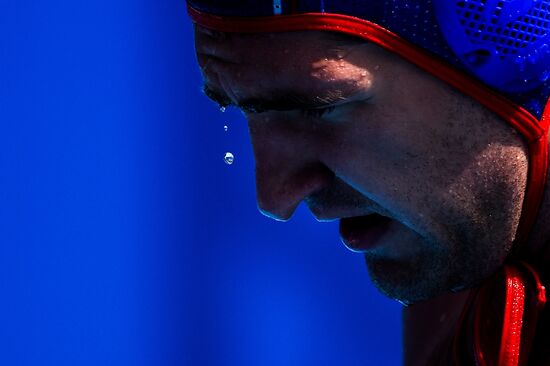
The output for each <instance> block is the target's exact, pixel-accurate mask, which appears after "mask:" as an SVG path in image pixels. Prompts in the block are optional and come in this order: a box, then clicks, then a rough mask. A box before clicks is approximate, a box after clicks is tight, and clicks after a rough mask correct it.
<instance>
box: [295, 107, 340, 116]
mask: <svg viewBox="0 0 550 366" xmlns="http://www.w3.org/2000/svg"><path fill="white" fill-rule="evenodd" d="M335 108H336V107H334V106H332V107H326V108H314V109H302V110H300V112H301V113H302V114H303V115H304V116H305V117H317V118H321V117H323V116H324V115H325V114H327V113H330V112H332V111H333V110H334V109H335Z"/></svg>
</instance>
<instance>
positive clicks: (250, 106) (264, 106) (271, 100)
mask: <svg viewBox="0 0 550 366" xmlns="http://www.w3.org/2000/svg"><path fill="white" fill-rule="evenodd" d="M202 91H203V93H204V94H205V95H206V96H207V97H208V98H210V99H211V100H213V101H214V102H215V103H217V104H219V105H220V106H223V107H227V106H231V105H233V106H236V107H237V108H239V109H241V110H243V111H245V112H250V113H261V112H267V111H291V110H297V109H316V108H323V107H328V106H332V105H335V104H340V103H342V102H344V101H346V100H348V99H350V98H351V97H352V96H353V95H355V94H357V93H358V90H355V91H353V90H352V91H348V92H347V93H345V92H344V91H342V90H327V91H324V92H323V93H322V94H320V93H319V94H299V93H296V92H295V91H293V90H274V91H271V92H270V93H269V95H266V96H265V97H253V98H246V99H243V100H239V101H236V102H233V101H232V100H231V99H230V98H229V97H227V96H225V95H224V94H221V93H219V92H217V91H215V90H214V89H212V88H211V87H210V86H209V85H208V84H204V85H203V87H202Z"/></svg>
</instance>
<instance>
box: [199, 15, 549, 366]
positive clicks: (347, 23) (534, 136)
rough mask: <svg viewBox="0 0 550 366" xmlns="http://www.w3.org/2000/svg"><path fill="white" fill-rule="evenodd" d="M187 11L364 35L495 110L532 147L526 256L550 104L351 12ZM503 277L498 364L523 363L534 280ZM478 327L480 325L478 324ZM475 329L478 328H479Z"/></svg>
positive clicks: (260, 28) (524, 221)
mask: <svg viewBox="0 0 550 366" xmlns="http://www.w3.org/2000/svg"><path fill="white" fill-rule="evenodd" d="M188 11H189V15H190V16H191V18H192V19H193V21H194V22H195V23H197V24H200V25H201V26H203V27H205V28H210V29H214V30H218V31H222V32H239V33H261V32H287V31H300V30H318V31H331V32H339V33H344V34H348V35H350V36H353V37H359V38H362V39H365V40H367V41H369V42H373V43H375V44H377V45H379V46H381V47H383V48H385V49H386V50H389V51H391V52H393V53H396V54H398V55H399V56H401V57H402V58H404V59H406V60H408V61H409V62H411V63H412V64H414V65H416V66H418V67H420V68H421V69H423V70H425V71H427V72H428V73H430V74H432V75H434V76H435V77H437V78H439V79H441V80H443V81H445V82H446V83H448V84H450V85H451V86H453V87H454V88H456V89H457V90H459V91H461V92H462V93H464V94H466V95H468V96H470V97H472V98H473V99H475V100H477V101H478V102H479V103H480V104H482V105H484V106H485V107H486V108H488V109H489V110H491V111H493V112H494V113H496V114H497V115H498V116H499V117H501V118H502V119H503V120H504V121H506V122H507V123H509V124H510V125H511V126H512V127H514V128H515V129H516V130H517V131H518V132H519V133H520V134H521V135H522V136H523V137H524V138H525V141H526V143H527V146H528V154H529V169H528V176H527V187H526V191H525V197H524V201H523V207H522V212H521V217H520V221H519V224H518V229H517V232H516V237H515V240H514V246H513V253H512V258H514V259H517V258H518V257H519V258H521V255H522V254H524V253H522V251H523V250H524V249H525V248H524V247H525V245H526V243H527V240H528V237H529V234H530V232H531V230H532V228H533V225H534V223H535V220H536V217H537V214H538V212H539V208H540V205H541V203H542V199H543V193H544V188H545V183H546V174H547V169H548V128H549V126H550V103H548V102H547V103H546V107H545V110H544V113H543V115H542V117H541V119H540V121H539V120H537V118H535V117H534V116H533V115H532V114H530V113H529V112H528V111H527V110H525V109H524V108H522V107H520V106H518V105H517V104H515V103H513V102H511V101H510V100H508V99H507V98H505V97H503V96H502V95H500V94H498V93H497V92H495V91H494V90H492V89H490V88H488V87H487V86H485V85H484V84H482V83H481V82H479V81H478V80H476V79H474V78H473V77H471V76H469V75H467V74H465V73H463V72H461V71H459V70H457V69H455V68H454V67H452V66H450V65H447V64H446V63H444V62H443V61H441V60H439V59H437V58H436V57H434V56H433V55H431V54H429V53H428V52H426V51H424V50H423V49H421V48H419V47H417V46H415V45H414V44H412V43H410V42H408V41H406V40H404V39H403V38H401V37H399V36H398V35H396V34H394V33H392V32H390V31H388V30H387V29H385V28H382V27H380V26H379V25H377V24H374V23H371V22H369V21H367V20H363V19H359V18H355V17H352V16H347V15H341V14H331V13H305V14H293V15H278V16H271V17H256V18H254V17H219V16H215V15H210V14H205V13H202V12H199V11H197V10H196V9H193V8H192V7H188ZM522 259H525V258H522ZM512 267H513V266H512ZM528 272H530V273H534V275H532V276H530V277H534V278H535V282H536V283H535V287H536V288H537V289H538V291H539V294H538V295H537V296H538V297H539V298H540V299H541V301H539V304H541V307H542V305H544V302H545V301H542V300H543V298H544V287H543V286H542V284H541V283H540V280H539V278H538V275H537V274H536V272H534V270H532V268H531V267H529V269H528ZM504 278H505V282H506V284H505V285H506V289H507V290H506V300H505V305H504V309H503V316H504V317H503V329H502V337H501V349H500V354H499V355H498V357H497V359H498V361H497V362H498V363H495V365H499V366H517V365H521V364H523V362H522V360H525V359H526V356H522V357H520V356H519V354H520V346H521V345H522V342H521V340H522V334H525V333H533V334H534V330H533V327H534V326H536V324H534V325H533V324H527V329H526V330H525V331H524V332H522V330H523V328H524V323H523V320H522V319H523V313H524V309H525V286H526V283H527V282H529V279H528V278H526V277H525V276H522V275H520V274H519V272H518V270H517V269H513V268H511V267H510V266H506V267H505V268H504ZM531 282H532V278H531ZM475 302H476V306H478V307H479V306H482V305H483V303H485V301H484V300H483V296H481V297H479V296H478V297H477V299H476V300H475ZM476 323H477V322H476ZM475 328H476V329H478V328H479V323H478V324H477V325H476V326H475ZM476 331H477V330H474V332H476ZM475 346H476V355H475V357H476V361H477V363H478V365H486V364H487V363H486V360H484V358H483V350H482V349H481V346H480V345H479V344H476V345H475ZM527 348H529V347H527Z"/></svg>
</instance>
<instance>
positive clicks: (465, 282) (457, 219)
mask: <svg viewBox="0 0 550 366" xmlns="http://www.w3.org/2000/svg"><path fill="white" fill-rule="evenodd" d="M196 47H197V54H198V60H199V64H200V66H201V68H202V72H203V75H204V79H205V83H206V84H205V91H206V94H207V95H209V96H210V97H211V98H213V99H214V100H216V101H218V102H219V103H221V104H234V105H237V106H238V107H240V108H241V109H242V110H243V112H244V114H245V116H246V119H247V121H248V125H249V131H250V136H251V139H252V144H253V148H254V154H255V159H256V187H257V200H258V205H259V208H260V210H261V211H262V212H263V213H265V214H266V215H268V216H270V217H273V218H275V219H279V220H287V219H288V218H290V216H291V215H292V213H293V211H294V210H295V208H296V207H297V205H298V204H299V203H300V202H301V201H304V202H305V203H306V204H307V205H308V207H309V208H310V210H311V212H312V213H313V215H314V216H315V217H316V218H317V219H318V220H320V221H326V220H335V219H340V232H341V236H342V239H343V241H344V242H345V244H346V245H347V246H348V247H350V248H352V249H355V250H357V251H361V252H363V253H364V256H365V259H366V262H367V266H368V269H369V272H370V275H371V278H372V280H373V281H374V283H375V284H376V286H377V287H378V288H379V289H380V290H381V291H382V292H384V293H385V294H387V295H388V296H390V297H392V298H395V299H398V300H400V301H402V302H404V303H412V302H416V301H419V300H423V299H427V298H431V297H433V296H435V295H437V294H439V293H441V292H443V291H449V290H454V291H456V290H459V289H462V288H465V287H470V286H474V285H476V284H477V283H479V282H480V281H482V280H483V278H485V277H486V276H488V275H489V274H490V273H492V272H493V271H494V270H495V269H496V268H497V267H498V266H499V265H501V264H502V262H503V261H504V258H505V257H506V255H507V253H508V252H509V250H510V247H511V243H512V240H513V238H514V235H515V231H516V227H517V223H518V220H519V216H520V213H521V205H522V202H523V194H524V187H525V182H526V172H527V154H526V148H525V146H524V143H523V141H522V138H521V137H520V136H519V135H518V133H517V132H516V131H515V130H514V129H513V128H511V127H510V126H508V125H506V124H505V123H504V122H502V121H501V120H500V119H499V118H498V117H496V116H495V115H494V114H492V113H491V112H489V111H487V110H486V109H484V108H483V107H481V106H480V105H478V104H477V103H476V102H474V101H472V100H471V99H469V98H468V97H466V96H464V95H462V94H460V93H458V92H457V91H455V90H454V89H452V88H451V87H449V86H447V85H446V84H444V83H443V82H441V81H439V80H437V79H435V78H434V77H432V76H430V75H429V74H428V73H426V72H424V71H422V70H420V69H418V68H416V67H415V66H413V65H411V64H409V63H408V62H406V61H404V60H402V59H401V58H400V57H398V56H396V55H394V54H392V53H389V52H387V51H385V50H383V49H381V48H380V47H378V46H376V45H374V44H372V43H367V42H365V41H358V40H355V39H352V38H347V37H344V36H340V35H336V34H331V33H327V32H313V31H308V32H287V33H278V34H252V35H245V34H221V33H216V32H211V31H208V30H206V29H204V28H201V27H197V29H196Z"/></svg>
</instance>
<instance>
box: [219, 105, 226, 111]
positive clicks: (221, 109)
mask: <svg viewBox="0 0 550 366" xmlns="http://www.w3.org/2000/svg"><path fill="white" fill-rule="evenodd" d="M220 112H222V113H223V112H225V107H224V106H223V105H221V106H220Z"/></svg>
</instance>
